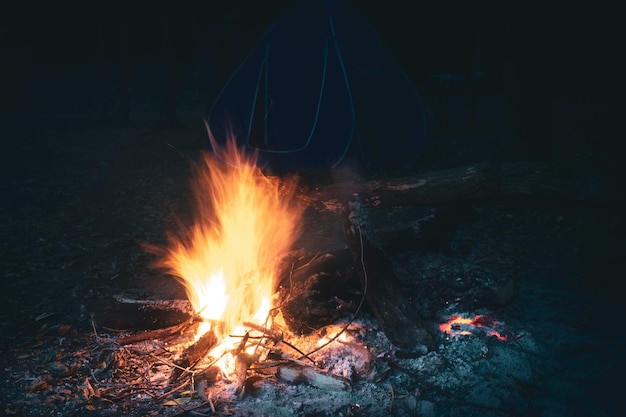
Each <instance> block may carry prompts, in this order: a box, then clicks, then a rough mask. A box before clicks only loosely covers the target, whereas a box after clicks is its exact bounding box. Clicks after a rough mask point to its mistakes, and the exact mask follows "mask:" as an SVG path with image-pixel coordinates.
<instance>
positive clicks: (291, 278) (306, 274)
mask: <svg viewBox="0 0 626 417" xmlns="http://www.w3.org/2000/svg"><path fill="white" fill-rule="evenodd" d="M304 261H305V263H304V264H302V265H299V266H297V267H296V268H295V269H294V270H293V272H292V273H289V274H288V275H287V276H286V277H285V278H284V279H283V280H282V281H281V282H280V285H279V289H280V291H279V295H280V302H279V304H280V306H281V311H282V314H283V317H284V319H285V323H286V324H287V326H288V327H289V330H291V331H292V332H293V333H296V334H308V333H310V332H311V331H313V330H314V329H317V328H320V327H323V326H326V325H328V324H330V323H334V322H336V321H337V319H339V318H340V317H342V316H343V315H345V314H349V313H350V312H351V307H352V306H355V305H356V304H357V300H358V298H359V295H358V294H357V293H358V291H359V287H360V284H359V282H358V279H357V278H356V277H355V276H354V267H353V264H352V258H351V255H350V252H349V251H347V250H341V251H337V252H334V253H325V254H320V255H315V256H314V257H312V258H309V259H305V260H304Z"/></svg>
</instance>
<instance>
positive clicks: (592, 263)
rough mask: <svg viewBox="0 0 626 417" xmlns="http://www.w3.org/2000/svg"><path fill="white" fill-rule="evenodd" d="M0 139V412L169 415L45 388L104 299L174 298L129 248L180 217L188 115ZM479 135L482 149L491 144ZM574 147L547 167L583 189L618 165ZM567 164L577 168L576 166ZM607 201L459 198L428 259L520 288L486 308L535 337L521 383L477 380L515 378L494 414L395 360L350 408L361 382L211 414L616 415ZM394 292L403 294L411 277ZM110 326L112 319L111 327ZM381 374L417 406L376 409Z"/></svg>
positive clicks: (617, 228) (440, 158)
mask: <svg viewBox="0 0 626 417" xmlns="http://www.w3.org/2000/svg"><path fill="white" fill-rule="evenodd" d="M568 123H570V122H563V123H562V124H561V127H560V128H561V130H560V132H561V135H562V136H564V135H566V134H567V129H570V128H571V129H572V133H571V134H572V135H582V133H580V131H579V130H576V128H575V126H573V127H572V126H570V125H569V124H568ZM571 123H572V124H573V123H574V120H571ZM3 136H5V138H3V139H4V140H5V142H6V139H9V141H10V142H11V143H12V145H11V146H9V147H5V149H4V150H3V151H2V154H3V156H2V160H3V161H2V166H1V167H0V170H1V172H2V177H1V182H0V196H1V201H2V203H1V205H0V242H1V244H0V262H1V264H2V267H3V271H2V273H3V278H2V281H1V283H0V285H1V287H0V297H1V298H0V305H1V309H0V334H1V335H2V337H0V364H1V365H2V366H1V369H0V371H1V377H0V414H4V415H15V416H40V415H41V416H44V415H45V416H52V415H54V416H89V415H116V414H115V413H117V414H119V415H133V416H139V415H165V414H167V415H175V414H177V413H178V414H179V415H182V414H180V409H177V408H176V409H172V408H171V407H170V408H168V407H167V406H164V405H163V404H152V405H147V406H146V405H145V404H143V405H142V406H141V407H136V408H133V409H126V410H125V411H122V410H123V409H122V408H116V409H115V411H112V410H111V408H107V406H106V405H103V404H100V405H99V406H95V405H94V404H93V403H89V402H87V401H86V400H85V398H82V400H81V399H80V398H79V397H80V396H79V394H78V393H79V392H80V389H77V388H76V386H74V387H67V392H66V394H65V396H63V395H61V394H59V390H58V389H56V390H55V389H54V388H53V387H54V384H55V381H57V380H61V379H62V378H61V376H65V374H66V373H67V372H70V371H67V370H63V369H61V370H59V369H57V368H55V366H57V364H58V363H63V360H64V359H67V356H66V355H68V354H70V353H71V352H76V351H77V350H80V349H85V348H86V347H87V346H91V345H90V344H91V343H93V342H94V337H96V334H97V332H104V330H103V328H104V327H106V326H105V325H106V324H107V323H106V318H103V317H98V316H94V314H96V313H95V312H96V311H99V309H101V308H102V306H103V305H106V304H107V303H110V302H111V300H112V299H113V296H115V295H118V294H123V295H126V296H129V297H132V298H137V299H143V298H145V299H176V298H184V291H183V289H182V288H181V286H180V285H178V284H177V283H176V282H175V281H174V280H173V279H172V278H171V277H168V276H165V275H164V274H163V273H161V272H159V271H155V270H153V269H151V268H150V263H151V261H152V260H153V258H152V256H151V255H148V254H146V253H145V252H144V251H143V249H142V248H141V243H142V242H151V243H163V242H164V238H165V231H167V230H172V229H173V228H174V227H175V225H176V223H175V216H179V217H182V218H185V216H187V215H188V213H189V207H188V202H189V201H190V196H189V190H188V188H187V184H188V179H189V174H190V172H189V162H190V160H193V159H195V158H196V157H197V156H198V154H199V152H200V151H201V150H202V149H204V148H205V146H206V140H205V136H204V132H203V130H202V123H201V120H200V119H199V118H193V117H190V118H189V119H188V120H185V122H184V127H183V128H182V129H174V130H167V129H155V128H151V127H145V126H143V127H142V126H139V127H126V128H116V127H102V126H98V125H96V124H93V123H88V122H85V121H82V120H73V119H71V118H68V117H66V118H63V119H57V120H52V121H47V122H29V121H22V122H19V123H18V122H15V123H13V125H12V126H9V128H8V129H7V134H6V135H5V134H3ZM466 139H467V138H466ZM488 142H489V140H486V142H485V143H487V145H484V144H483V145H484V146H487V147H488V146H489V144H488ZM453 147H454V152H444V151H441V150H439V151H438V152H434V153H433V158H432V159H431V160H430V161H429V162H428V163H427V164H426V165H428V166H423V167H421V169H428V168H437V167H438V166H450V165H455V164H462V163H466V162H471V160H472V159H471V158H473V157H474V156H475V155H477V156H479V155H480V147H479V146H476V148H473V145H472V144H463V143H460V142H459V143H457V144H456V145H454V146H453ZM464 147H467V152H465V151H464V150H463V149H465V148H464ZM447 149H450V147H449V148H447ZM576 149H578V150H580V149H583V148H582V147H578V148H575V149H574V148H572V147H568V148H567V151H564V152H566V153H568V157H567V158H564V162H562V163H561V164H560V166H559V168H560V169H561V171H562V172H564V173H565V174H567V175H575V176H577V177H578V178H585V177H586V178H589V179H590V180H591V181H590V184H591V185H590V193H592V192H593V190H594V189H595V188H594V184H596V185H597V184H599V185H598V186H602V184H603V182H602V181H600V180H598V181H597V182H595V179H596V178H600V179H601V178H604V177H606V176H607V172H608V173H612V172H614V171H611V169H610V167H615V166H617V165H618V162H616V161H614V160H606V163H603V162H602V161H603V158H604V157H605V156H606V155H608V154H610V152H607V151H606V150H604V149H600V150H598V149H596V150H595V152H596V154H591V155H583V156H580V155H578V156H576V155H574V154H575V153H576ZM442 152H443V153H442ZM590 152H591V151H590ZM577 158H579V159H577ZM468 159H469V160H468ZM579 160H584V161H588V163H587V164H586V165H583V164H580V163H579ZM598 161H600V162H598ZM599 166H600V167H601V169H598V170H594V168H597V167H599ZM576 167H582V168H581V170H580V172H575V171H576ZM609 197H610V198H609V199H607V200H606V201H594V199H593V198H589V199H586V200H585V201H576V202H573V201H563V200H558V199H551V198H545V197H542V198H540V199H537V198H532V197H516V196H512V197H507V198H493V199H489V200H483V201H475V202H472V203H471V205H472V208H473V210H475V211H476V212H477V213H478V214H479V215H478V217H477V218H476V219H474V220H472V221H468V222H465V223H463V224H461V225H460V226H459V227H458V228H457V229H456V230H455V231H454V234H453V235H452V236H451V238H450V241H449V248H450V249H451V251H450V252H449V253H446V254H445V257H442V256H440V257H438V258H437V259H438V260H439V262H441V260H442V259H449V263H447V264H446V263H440V264H439V268H446V267H447V268H451V267H452V265H457V266H458V265H460V264H461V263H462V264H463V265H473V266H475V267H480V268H488V270H489V271H490V273H492V274H495V275H506V276H510V277H512V278H514V280H515V282H516V283H517V287H518V295H517V296H516V297H515V298H514V299H513V301H511V302H510V303H508V304H507V306H505V307H502V308H501V309H500V310H499V311H498V314H499V315H500V317H502V318H503V319H504V321H505V322H506V323H508V324H509V325H510V326H511V328H512V329H513V328H516V329H517V330H512V331H514V332H517V333H518V334H522V333H523V334H529V335H532V340H533V342H534V344H536V345H539V347H538V348H537V350H536V351H534V353H532V354H529V355H530V356H529V357H528V358H527V362H528V363H529V364H530V367H531V368H532V372H533V375H532V377H528V378H521V377H519V375H516V374H515V372H514V371H510V370H507V369H504V368H502V369H499V368H498V366H496V365H494V367H493V368H492V369H490V371H489V372H486V373H484V374H481V377H480V378H479V379H478V380H477V381H478V382H476V384H478V385H480V384H486V383H487V382H486V381H489V379H490V378H491V379H492V380H495V381H500V379H498V377H496V376H495V375H497V374H499V373H500V372H504V373H506V372H509V374H513V377H515V378H513V377H511V378H513V379H509V380H508V381H511V380H514V381H515V384H516V388H515V390H516V395H517V397H516V400H515V401H513V402H512V404H507V403H506V402H504V403H501V404H500V406H499V407H497V408H494V409H491V408H481V407H472V406H468V405H467V403H462V402H460V400H459V398H458V397H452V398H451V397H449V396H446V395H444V394H442V393H441V392H440V391H438V389H437V388H433V387H434V386H433V385H419V383H418V382H416V381H417V380H414V381H413V382H411V383H409V382H406V381H404V382H403V383H401V382H398V380H397V378H399V375H400V374H402V372H401V371H399V370H392V371H391V373H390V375H389V376H387V379H382V380H381V381H379V382H377V384H373V385H372V386H371V387H370V388H368V389H371V390H372V391H371V392H370V394H371V395H370V397H376V398H378V399H379V401H378V403H372V402H370V403H368V404H369V405H368V406H367V407H363V408H360V407H356V404H357V402H363V401H365V400H364V399H363V398H364V397H367V394H364V393H367V392H368V391H366V390H364V388H363V387H362V386H361V387H360V390H359V389H356V390H355V392H354V393H352V394H350V393H347V394H345V395H344V396H343V397H335V398H334V399H332V400H329V401H339V402H338V403H336V404H334V403H333V404H326V405H325V406H326V409H324V408H323V406H321V405H320V406H317V408H307V407H306V406H305V405H303V404H304V403H303V401H305V400H302V398H306V396H307V395H311V394H310V392H309V393H308V394H306V393H303V392H301V391H298V389H299V388H289V389H287V390H286V391H282V392H278V391H272V390H271V389H268V391H267V393H266V394H261V397H257V400H256V401H261V402H263V403H264V404H266V403H267V404H270V403H271V404H274V405H275V407H276V408H273V409H272V408H270V407H269V406H264V407H260V406H259V405H258V404H257V405H256V406H255V405H254V401H255V400H254V398H252V399H250V398H248V399H244V400H241V401H242V402H241V404H239V406H238V404H237V402H236V401H235V402H234V403H232V404H231V406H230V408H228V409H227V408H222V409H221V410H218V411H217V412H216V414H214V415H255V416H256V415H302V416H304V415H310V416H313V415H320V416H321V415H344V416H348V415H372V416H374V415H397V416H410V415H414V416H418V415H419V416H433V417H434V416H452V415H459V414H456V413H460V411H459V410H462V411H463V415H502V416H504V415H507V416H508V415H516V416H522V415H524V416H561V415H569V416H575V415H580V416H587V415H596V416H614V415H618V414H617V412H618V411H619V410H620V409H621V408H622V407H623V406H624V405H625V404H624V400H623V395H622V394H621V392H620V389H619V387H620V385H621V384H620V382H619V381H620V380H621V379H622V378H623V375H624V374H625V372H626V366H625V365H624V360H623V353H622V352H623V349H624V348H625V346H624V343H625V337H624V332H623V331H622V329H621V327H620V322H621V320H620V318H621V316H622V314H623V312H622V311H621V305H622V301H623V296H624V293H623V290H624V285H623V279H624V277H625V276H626V274H625V272H626V271H625V270H624V269H625V268H624V262H623V259H622V258H623V248H624V247H625V246H624V243H625V242H624V240H625V236H626V234H624V232H625V228H624V226H625V225H624V218H623V205H622V202H621V201H619V199H618V200H617V201H616V199H615V198H614V197H615V196H614V195H613V196H609ZM383 217H384V216H383ZM312 233H313V235H315V233H317V234H318V235H321V236H320V239H319V240H317V244H319V245H322V244H321V243H320V242H322V241H324V239H327V242H326V243H327V244H328V246H327V247H328V250H332V249H334V248H333V247H332V245H333V243H334V244H337V245H338V246H341V243H337V242H338V240H336V239H339V234H338V233H336V230H333V229H332V228H330V230H325V229H324V228H323V227H322V226H320V228H319V229H316V230H315V231H314V232H312ZM394 261H395V262H397V266H398V268H399V270H401V271H402V272H401V273H400V275H402V277H403V280H404V281H405V282H407V281H408V280H410V277H409V275H408V274H410V273H411V271H410V267H407V266H406V265H407V264H406V263H404V264H403V263H402V262H403V258H402V254H399V255H398V257H397V258H395V259H394ZM404 261H405V260H404ZM429 265H430V266H431V267H433V265H435V263H434V262H431V264H429ZM427 266H428V265H426V266H425V267H427ZM402 268H404V269H402ZM407 268H408V269H407ZM412 272H413V273H415V274H416V275H419V274H420V273H421V274H422V276H423V275H424V274H425V272H424V271H412ZM407 288H409V289H412V288H411V286H410V283H409V284H407ZM365 319H367V318H365ZM94 323H95V325H96V326H98V327H97V328H96V327H94ZM116 325H117V326H118V327H121V328H123V326H124V323H119V322H117V323H116ZM136 330H137V329H136ZM450 346H453V345H446V340H445V339H441V345H440V348H441V352H444V351H445V352H447V355H452V354H454V352H453V351H452V350H451V347H450ZM440 354H442V355H443V353H440ZM46 355H49V356H46ZM448 357H449V356H448ZM494 363H496V362H494ZM501 365H502V364H501ZM424 366H425V365H424ZM442 372H443V371H442ZM459 372H460V371H459ZM42 375H49V376H50V379H49V380H48V382H47V384H48V385H49V386H48V387H47V388H46V387H43V386H39V388H40V389H39V388H37V383H38V382H41V381H40V379H39V378H40V377H41V376H42ZM468 375H471V372H470V373H469V374H468ZM490 375H491V376H490ZM431 376H432V375H431ZM466 376H467V375H466ZM86 377H87V379H89V375H86ZM394 378H396V379H394ZM424 378H425V379H427V375H426V374H425V375H424ZM409 379H410V378H409ZM418 379H419V378H418ZM392 382H393V384H395V386H396V387H400V389H404V390H406V392H404V393H403V395H404V394H406V395H405V397H403V398H405V399H404V400H403V401H405V402H406V401H408V400H407V399H406V398H408V394H407V393H408V392H409V391H408V390H409V389H411V390H412V391H410V393H415V392H417V391H415V390H416V389H417V388H416V387H418V386H419V387H421V388H420V390H421V397H420V398H422V399H424V398H426V399H428V401H426V400H424V401H418V402H417V403H416V404H417V405H415V404H410V405H407V406H403V407H397V408H389V404H388V403H386V402H384V401H383V400H380V398H382V397H379V396H385V395H388V393H389V386H390V385H391V384H392ZM411 384H413V385H411ZM442 384H443V383H442ZM440 386H441V384H440ZM429 387H430V391H429ZM444 387H445V384H444ZM449 387H453V385H449ZM57 388H58V387H57ZM83 389H85V388H84V387H83ZM502 389H503V390H505V389H506V390H509V389H511V388H510V387H508V388H502ZM493 390H495V388H493V389H492V391H490V392H494V391H493ZM464 392H466V391H463V392H461V394H463V393H464ZM53 393H54V394H55V395H53ZM268 393H271V395H270V394H268ZM383 393H385V394H383ZM400 394H402V393H399V394H398V396H399V397H401V395H400ZM317 395H318V396H320V395H321V394H317ZM350 395H353V401H352V403H353V404H352V406H351V405H350V401H351V399H350V397H349V396H350ZM412 395H414V397H416V396H417V394H412ZM294 398H300V399H301V400H295V399H294ZM466 400H467V401H471V400H472V398H470V397H467V398H466ZM297 401H300V403H299V405H297V406H296V405H294V404H295V403H296V402H297ZM342 401H343V402H342ZM385 401H386V400H385ZM398 401H399V400H398ZM383 403H384V404H383ZM267 404H266V405H267ZM376 404H379V405H380V409H377V406H376ZM407 404H408V403H407ZM418 405H419V406H418ZM238 407H239V408H238ZM281 407H282V408H281ZM164 409H165V410H169V411H163V410H164ZM255 410H256V411H255ZM455 410H456V411H455ZM161 413H163V414H161ZM185 415H193V414H192V413H189V414H185ZM197 415H199V414H197ZM203 415H206V414H203ZM209 415H210V414H209Z"/></svg>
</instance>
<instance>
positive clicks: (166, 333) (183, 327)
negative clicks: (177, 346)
mask: <svg viewBox="0 0 626 417" xmlns="http://www.w3.org/2000/svg"><path fill="white" fill-rule="evenodd" d="M197 327H198V325H197V323H195V324H194V323H192V322H190V321H188V322H185V323H182V324H179V325H176V326H170V327H166V328H164V329H157V330H149V331H146V332H141V333H136V334H131V335H128V336H121V337H118V338H117V344H118V345H131V344H133V343H137V342H142V341H144V340H152V339H158V340H161V341H165V340H167V339H169V338H171V337H174V336H177V335H182V334H183V333H186V332H188V331H189V330H190V329H196V328H197Z"/></svg>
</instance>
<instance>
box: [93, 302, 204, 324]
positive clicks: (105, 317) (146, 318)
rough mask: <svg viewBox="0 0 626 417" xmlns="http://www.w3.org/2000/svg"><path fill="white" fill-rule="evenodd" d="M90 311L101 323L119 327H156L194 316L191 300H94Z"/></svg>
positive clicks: (180, 321)
mask: <svg viewBox="0 0 626 417" xmlns="http://www.w3.org/2000/svg"><path fill="white" fill-rule="evenodd" d="M89 309H90V312H91V313H93V317H94V319H95V321H96V322H97V323H98V325H99V326H103V327H108V328H111V329H117V330H142V331H143V330H156V329H163V328H166V327H170V326H175V325H179V324H181V323H183V322H186V321H189V320H190V319H193V318H194V313H193V308H192V307H191V303H189V301H188V300H135V299H129V298H123V297H118V298H117V299H114V300H111V299H107V300H101V301H100V300H94V301H93V303H92V304H91V305H90V306H89Z"/></svg>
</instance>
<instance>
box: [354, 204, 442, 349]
mask: <svg viewBox="0 0 626 417" xmlns="http://www.w3.org/2000/svg"><path fill="white" fill-rule="evenodd" d="M342 218H343V221H344V230H345V234H346V238H347V241H348V246H349V247H350V250H351V252H352V256H353V259H354V264H355V268H356V270H357V273H358V276H359V278H360V280H361V285H362V287H363V291H365V295H366V300H367V303H368V305H369V306H370V308H371V309H372V312H373V313H374V315H375V316H376V319H377V320H378V324H379V326H380V327H381V328H382V330H383V331H384V332H385V334H386V335H387V337H388V338H389V340H390V341H391V343H393V344H395V345H397V346H399V347H411V346H415V345H419V344H422V345H426V346H430V345H431V343H432V338H431V337H430V335H429V334H428V333H427V332H426V330H425V328H424V326H422V324H421V319H420V317H419V315H418V314H417V311H416V310H415V309H414V308H413V307H412V306H411V305H410V302H409V297H408V296H406V295H405V294H403V291H402V288H401V285H400V282H399V281H398V278H397V277H396V275H395V272H394V270H393V267H392V264H391V261H390V260H389V258H388V257H387V255H386V254H385V252H384V250H383V248H382V245H381V244H380V241H379V240H378V237H377V236H376V234H375V232H374V229H373V226H372V225H371V223H370V220H369V217H368V215H367V210H366V208H365V207H364V205H363V203H362V202H361V200H360V199H359V197H358V196H356V195H355V196H353V197H352V198H351V199H350V200H349V201H348V202H347V203H346V206H345V208H344V210H343V212H342Z"/></svg>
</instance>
